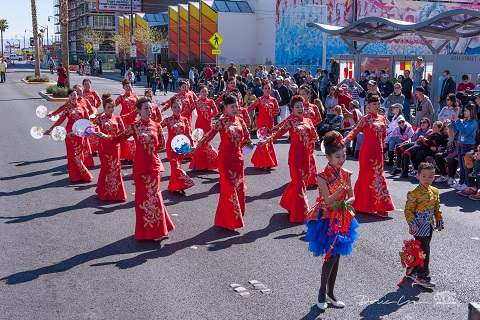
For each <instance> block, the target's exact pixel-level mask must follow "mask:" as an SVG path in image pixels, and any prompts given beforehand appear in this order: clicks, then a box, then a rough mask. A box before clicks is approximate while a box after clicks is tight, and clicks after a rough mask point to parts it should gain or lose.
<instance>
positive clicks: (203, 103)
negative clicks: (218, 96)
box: [193, 98, 218, 133]
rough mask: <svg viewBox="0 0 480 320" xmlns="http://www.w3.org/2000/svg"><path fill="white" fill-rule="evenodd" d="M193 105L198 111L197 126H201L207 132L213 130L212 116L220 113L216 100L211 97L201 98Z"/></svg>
mask: <svg viewBox="0 0 480 320" xmlns="http://www.w3.org/2000/svg"><path fill="white" fill-rule="evenodd" d="M193 105H194V106H195V108H196V109H197V113H198V118H197V121H196V122H195V128H201V129H202V130H203V132H205V133H207V132H208V131H210V130H212V118H213V117H215V116H216V115H218V109H217V106H216V105H215V102H214V101H213V100H212V99H209V98H200V99H198V100H197V101H196V102H195V103H194V104H193Z"/></svg>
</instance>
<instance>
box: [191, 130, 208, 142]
mask: <svg viewBox="0 0 480 320" xmlns="http://www.w3.org/2000/svg"><path fill="white" fill-rule="evenodd" d="M204 134H205V132H204V131H203V129H202V128H196V129H195V130H193V131H192V140H193V141H194V142H198V141H200V140H201V139H202V138H203V136H204Z"/></svg>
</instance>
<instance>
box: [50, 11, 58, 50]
mask: <svg viewBox="0 0 480 320" xmlns="http://www.w3.org/2000/svg"><path fill="white" fill-rule="evenodd" d="M50 18H53V19H55V20H56V21H58V22H60V19H59V18H57V17H54V16H48V22H50ZM54 32H55V42H56V41H57V31H56V28H54ZM53 42H54V41H53V36H52V44H53Z"/></svg>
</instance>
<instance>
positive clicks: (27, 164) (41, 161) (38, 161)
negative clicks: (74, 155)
mask: <svg viewBox="0 0 480 320" xmlns="http://www.w3.org/2000/svg"><path fill="white" fill-rule="evenodd" d="M62 159H63V160H65V165H66V164H67V156H66V155H65V156H61V157H55V158H48V159H42V160H35V161H15V162H10V163H9V164H15V166H16V167H23V166H29V165H31V164H37V163H45V162H51V161H57V160H62ZM65 168H66V166H65Z"/></svg>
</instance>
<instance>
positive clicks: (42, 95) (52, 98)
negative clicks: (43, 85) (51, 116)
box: [38, 91, 68, 102]
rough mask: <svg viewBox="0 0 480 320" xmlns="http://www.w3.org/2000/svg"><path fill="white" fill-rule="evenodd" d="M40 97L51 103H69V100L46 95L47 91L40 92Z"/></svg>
mask: <svg viewBox="0 0 480 320" xmlns="http://www.w3.org/2000/svg"><path fill="white" fill-rule="evenodd" d="M38 95H39V96H40V97H42V98H43V99H45V100H47V101H50V102H65V101H68V98H54V97H52V96H50V95H49V94H47V93H46V91H40V92H38Z"/></svg>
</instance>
